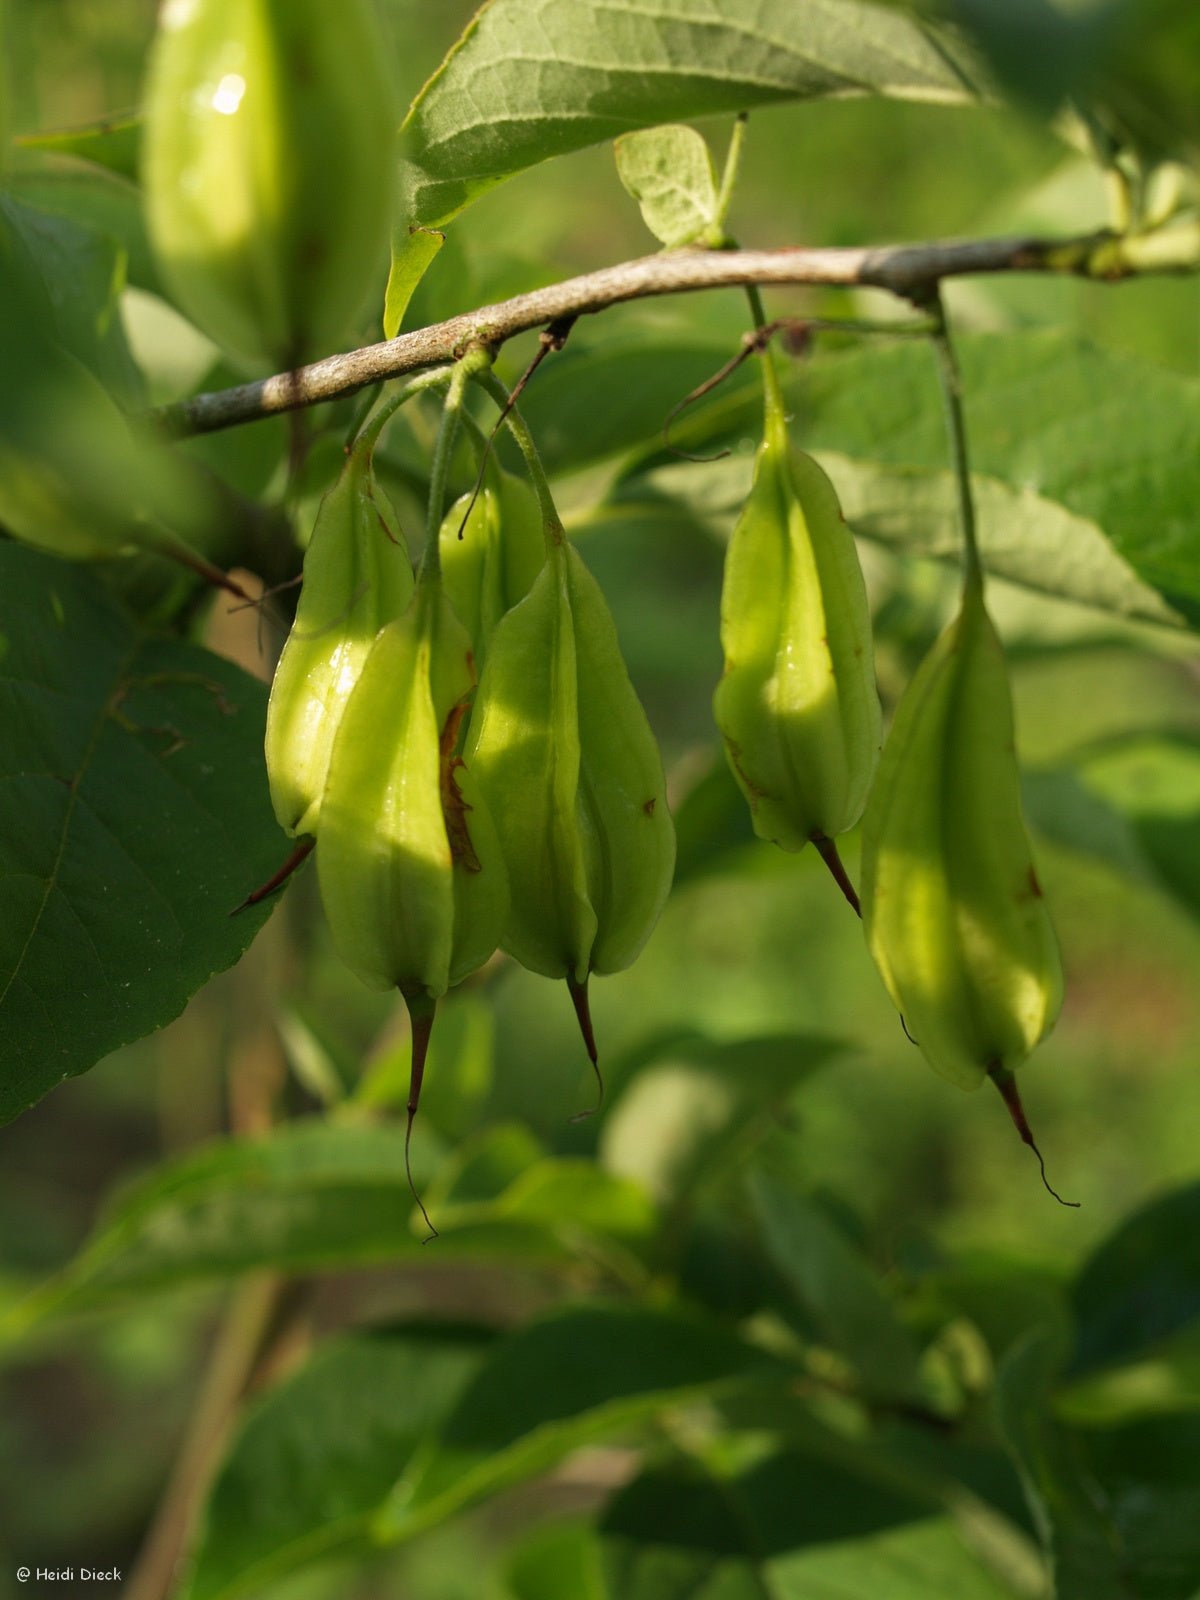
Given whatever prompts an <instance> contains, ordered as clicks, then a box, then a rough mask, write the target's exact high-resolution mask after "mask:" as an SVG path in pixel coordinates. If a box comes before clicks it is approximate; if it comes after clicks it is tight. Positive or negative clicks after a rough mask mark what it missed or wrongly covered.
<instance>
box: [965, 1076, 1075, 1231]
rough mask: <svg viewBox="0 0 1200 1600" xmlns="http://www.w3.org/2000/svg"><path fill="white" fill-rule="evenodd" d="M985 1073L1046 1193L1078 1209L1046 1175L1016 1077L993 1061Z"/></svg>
mask: <svg viewBox="0 0 1200 1600" xmlns="http://www.w3.org/2000/svg"><path fill="white" fill-rule="evenodd" d="M987 1073H988V1077H989V1078H990V1079H991V1080H992V1082H993V1083H994V1084H995V1085H996V1088H997V1089H998V1090H999V1091H1000V1098H1001V1099H1002V1100H1003V1101H1004V1104H1005V1106H1006V1107H1007V1110H1008V1114H1009V1116H1010V1117H1011V1118H1012V1123H1013V1127H1014V1128H1015V1129H1016V1130H1017V1132H1018V1133H1019V1134H1020V1136H1021V1140H1022V1142H1023V1143H1024V1144H1027V1145H1028V1146H1029V1148H1030V1149H1031V1150H1032V1151H1033V1153H1034V1155H1035V1156H1036V1157H1037V1164H1038V1168H1039V1170H1040V1172H1041V1175H1042V1186H1043V1188H1044V1189H1045V1190H1046V1193H1047V1194H1049V1195H1052V1196H1053V1198H1054V1199H1055V1200H1057V1201H1058V1203H1059V1205H1060V1206H1066V1207H1068V1208H1069V1209H1070V1210H1072V1211H1078V1210H1079V1208H1080V1204H1081V1202H1080V1201H1078V1200H1064V1199H1063V1197H1062V1195H1060V1194H1059V1192H1058V1190H1057V1189H1055V1188H1054V1186H1053V1185H1052V1184H1051V1182H1050V1180H1049V1178H1047V1176H1046V1163H1045V1161H1044V1159H1043V1157H1042V1152H1041V1151H1040V1150H1039V1149H1038V1144H1037V1140H1036V1139H1035V1138H1034V1137H1033V1130H1032V1129H1031V1128H1030V1126H1029V1119H1028V1117H1026V1115H1025V1107H1024V1105H1022V1103H1021V1093H1020V1090H1019V1089H1018V1088H1017V1080H1016V1078H1015V1077H1014V1076H1013V1074H1012V1072H1011V1071H1009V1069H1008V1068H1007V1067H1003V1066H1001V1065H1000V1064H999V1062H993V1063H992V1065H991V1066H989V1067H988V1069H987Z"/></svg>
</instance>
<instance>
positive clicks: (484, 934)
mask: <svg viewBox="0 0 1200 1600" xmlns="http://www.w3.org/2000/svg"><path fill="white" fill-rule="evenodd" d="M474 683H475V674H474V668H473V665H472V660H471V647H470V641H469V640H468V638H467V634H466V630H465V629H464V628H463V626H462V624H461V623H460V622H459V620H458V618H457V617H456V616H455V615H454V613H453V611H452V610H451V609H450V606H449V603H448V602H447V601H446V599H445V598H444V596H443V594H442V592H441V586H440V584H439V583H438V581H437V579H436V578H435V577H434V578H428V579H423V580H422V581H421V582H419V583H418V585H417V592H416V594H415V596H414V598H413V601H412V604H411V605H410V607H409V608H408V610H407V611H406V612H405V613H404V615H403V616H402V617H400V618H399V619H398V620H397V621H395V622H391V623H389V624H388V626H387V627H386V628H384V629H383V631H382V632H381V633H380V634H379V636H378V638H377V639H376V640H375V643H374V645H373V646H372V647H371V651H370V654H369V655H368V657H367V661H366V664H365V665H364V667H363V669H362V672H361V674H360V675H359V679H358V682H357V684H356V685H355V687H354V691H353V693H352V694H351V696H350V699H349V701H348V702H347V705H346V709H345V711H344V713H343V715H342V719H341V723H340V725H339V727H338V730H337V736H336V738H335V740H334V744H333V753H332V757H331V759H330V762H329V776H328V779H327V781H326V785H325V794H324V798H323V800H322V803H321V826H320V835H319V838H318V841H317V876H318V880H319V883H320V888H321V900H322V903H323V904H324V907H325V915H326V917H327V919H328V922H329V928H330V932H331V934H332V936H333V942H334V946H335V948H336V949H337V951H338V954H339V955H340V956H341V957H342V959H343V961H345V963H346V965H347V966H348V967H350V968H351V970H352V971H354V972H355V973H357V975H358V976H359V977H360V978H361V979H362V980H363V982H364V983H366V984H369V985H370V986H371V987H372V988H376V989H388V988H392V987H396V988H398V989H399V990H400V992H401V994H402V995H403V996H404V1000H405V1003H406V1005H407V1006H408V1010H409V1015H410V1017H411V1019H412V1029H413V1059H412V1078H411V1086H410V1092H409V1102H408V1126H409V1133H410V1134H411V1132H412V1123H413V1118H414V1117H415V1115H416V1112H417V1106H418V1103H419V1100H420V1094H421V1081H422V1077H423V1075H424V1069H425V1055H426V1051H427V1049H428V1045H429V1037H430V1033H431V1030H432V1027H433V1020H434V1013H435V1010H436V1006H437V1001H438V998H439V996H441V995H443V994H445V992H446V990H447V989H449V988H450V987H452V985H454V984H456V983H460V982H461V981H462V979H464V978H466V977H468V976H469V975H470V974H471V973H472V972H474V971H476V969H477V968H479V967H481V966H482V965H483V963H484V962H485V961H486V960H487V959H488V957H489V956H490V955H491V954H492V952H493V951H494V950H495V949H496V946H497V944H498V943H499V941H500V935H501V933H502V931H503V929H504V924H505V919H506V916H507V913H508V883H507V878H506V875H505V868H504V858H503V856H502V854H501V850H500V843H499V840H498V838H497V836H496V830H495V828H494V827H493V825H492V821H491V817H490V814H489V812H488V809H487V806H486V804H485V803H484V801H483V799H482V797H481V794H480V792H479V789H478V787H477V786H476V784H475V783H474V782H473V779H472V775H471V772H470V770H469V768H468V767H467V766H466V765H464V763H463V762H462V761H461V760H459V759H458V758H457V757H456V756H455V753H454V752H455V746H456V743H457V739H458V732H459V728H460V724H461V721H462V717H463V714H464V712H465V709H466V704H467V699H468V697H469V695H470V693H471V690H472V689H473V687H474ZM410 1181H411V1174H410ZM413 1192H414V1195H415V1194H416V1191H415V1189H414V1191H413ZM419 1203H420V1202H419V1199H418V1204H419ZM422 1211H424V1208H423V1207H422ZM426 1221H427V1222H428V1217H427V1216H426Z"/></svg>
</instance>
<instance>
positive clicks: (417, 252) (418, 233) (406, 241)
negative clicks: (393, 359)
mask: <svg viewBox="0 0 1200 1600" xmlns="http://www.w3.org/2000/svg"><path fill="white" fill-rule="evenodd" d="M445 242H446V235H445V234H444V233H438V232H437V231H436V230H435V229H432V228H398V229H397V230H396V232H395V234H394V236H393V238H392V265H391V270H390V271H389V273H388V281H387V292H386V293H385V295H384V299H383V336H384V338H385V339H394V338H395V337H396V335H397V334H398V333H399V332H400V327H401V324H402V323H403V321H404V313H405V312H406V311H407V310H408V303H409V301H410V300H411V299H412V297H413V295H414V294H415V293H416V289H417V285H418V284H419V283H420V281H421V279H422V278H423V277H424V276H425V274H426V273H427V272H428V271H429V269H430V267H431V266H432V265H433V260H434V257H435V256H436V255H437V253H438V251H439V250H440V249H441V248H442V246H443V245H444V244H445Z"/></svg>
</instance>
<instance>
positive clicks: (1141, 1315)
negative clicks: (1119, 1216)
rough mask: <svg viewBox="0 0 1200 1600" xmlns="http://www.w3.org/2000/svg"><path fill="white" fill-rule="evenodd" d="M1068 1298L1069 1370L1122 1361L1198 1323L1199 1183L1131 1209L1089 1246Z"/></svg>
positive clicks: (1084, 1370) (1199, 1275)
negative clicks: (1074, 1337) (1074, 1341)
mask: <svg viewBox="0 0 1200 1600" xmlns="http://www.w3.org/2000/svg"><path fill="white" fill-rule="evenodd" d="M1072 1299H1073V1302H1074V1307H1075V1315H1076V1317H1077V1319H1078V1323H1079V1341H1078V1346H1077V1349H1076V1354H1075V1360H1074V1363H1073V1368H1072V1371H1073V1373H1074V1374H1079V1373H1083V1372H1089V1371H1092V1370H1093V1369H1095V1368H1097V1367H1106V1366H1111V1365H1114V1364H1115V1363H1117V1362H1124V1361H1128V1360H1129V1359H1130V1358H1131V1357H1134V1356H1140V1355H1145V1354H1147V1353H1150V1352H1152V1351H1153V1350H1154V1348H1155V1346H1157V1345H1159V1344H1160V1343H1162V1342H1163V1341H1164V1340H1166V1339H1167V1338H1169V1337H1170V1336H1171V1335H1172V1334H1175V1333H1177V1332H1179V1331H1180V1330H1181V1329H1183V1328H1186V1327H1187V1326H1188V1325H1189V1324H1192V1323H1195V1322H1197V1321H1200V1183H1195V1184H1189V1185H1188V1186H1187V1187H1186V1188H1183V1189H1176V1190H1174V1191H1172V1192H1171V1193H1169V1194H1165V1195H1162V1196H1160V1197H1159V1198H1158V1199H1156V1200H1153V1201H1151V1202H1150V1204H1149V1205H1146V1206H1144V1207H1143V1208H1142V1209H1141V1210H1140V1211H1138V1212H1135V1214H1134V1215H1133V1216H1132V1217H1129V1218H1127V1219H1126V1220H1125V1221H1124V1222H1123V1223H1121V1225H1120V1226H1119V1227H1118V1228H1117V1229H1116V1231H1115V1232H1114V1233H1112V1234H1110V1235H1109V1237H1108V1238H1107V1239H1106V1240H1105V1241H1104V1242H1103V1243H1102V1244H1101V1245H1100V1246H1099V1248H1098V1249H1097V1250H1096V1251H1094V1253H1093V1254H1092V1255H1091V1256H1090V1257H1089V1259H1088V1260H1087V1262H1085V1264H1084V1266H1083V1269H1082V1271H1081V1272H1080V1274H1079V1276H1078V1278H1077V1279H1076V1282H1075V1287H1074V1291H1073V1294H1072Z"/></svg>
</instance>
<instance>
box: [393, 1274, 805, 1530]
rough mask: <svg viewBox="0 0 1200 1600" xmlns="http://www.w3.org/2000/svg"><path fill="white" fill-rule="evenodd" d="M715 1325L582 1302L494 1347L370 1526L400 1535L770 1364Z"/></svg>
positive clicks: (758, 1374)
mask: <svg viewBox="0 0 1200 1600" xmlns="http://www.w3.org/2000/svg"><path fill="white" fill-rule="evenodd" d="M778 1370H779V1369H778V1366H777V1364H776V1363H774V1362H773V1361H772V1360H771V1358H769V1357H768V1356H766V1355H764V1354H763V1353H762V1352H761V1351H759V1350H756V1349H755V1348H754V1347H753V1346H751V1345H748V1344H746V1343H744V1342H743V1341H742V1340H740V1339H738V1338H737V1337H736V1336H735V1335H733V1334H731V1333H729V1332H727V1331H726V1330H725V1329H724V1328H723V1327H722V1326H721V1325H720V1324H718V1323H716V1322H708V1321H705V1320H703V1319H701V1318H699V1317H696V1316H691V1315H685V1314H684V1313H681V1312H678V1311H668V1310H652V1309H649V1308H642V1307H636V1306H617V1305H602V1304H597V1305H588V1306H580V1307H576V1308H572V1309H571V1310H567V1311H562V1312H557V1313H554V1314H552V1315H550V1316H548V1317H545V1318H543V1319H542V1320H541V1321H539V1322H535V1323H532V1324H529V1325H527V1326H526V1327H524V1328H522V1329H520V1330H519V1331H518V1332H516V1333H514V1334H512V1335H511V1336H510V1337H509V1338H507V1339H505V1340H504V1341H503V1342H502V1343H501V1344H499V1345H497V1346H496V1347H495V1348H494V1350H493V1352H492V1354H491V1355H490V1356H489V1357H488V1359H487V1360H486V1361H485V1363H484V1365H483V1366H482V1368H481V1369H480V1371H479V1372H478V1374H477V1375H476V1377H475V1378H474V1379H473V1380H472V1381H471V1382H470V1383H469V1384H468V1385H467V1387H466V1389H465V1390H464V1392H463V1394H462V1396H461V1398H460V1400H459V1402H458V1404H457V1405H456V1406H455V1407H454V1409H453V1410H452V1411H451V1413H450V1415H449V1416H448V1417H447V1419H446V1421H445V1423H444V1425H443V1426H442V1428H441V1429H440V1431H439V1435H438V1437H437V1439H436V1441H435V1442H434V1443H433V1444H432V1446H431V1448H430V1450H429V1451H428V1452H427V1453H426V1454H425V1455H423V1457H422V1458H421V1459H420V1460H419V1461H417V1462H414V1464H413V1466H412V1467H411V1468H410V1470H409V1471H408V1472H407V1473H405V1475H404V1476H403V1478H402V1479H401V1481H400V1483H399V1485H398V1486H397V1489H396V1492H395V1495H394V1496H393V1498H392V1501H391V1502H390V1504H389V1505H388V1506H387V1508H386V1509H385V1511H384V1513H383V1515H382V1517H381V1518H380V1520H379V1523H378V1524H377V1531H378V1533H379V1534H380V1536H381V1537H384V1538H393V1539H394V1538H404V1537H407V1536H409V1535H411V1534H412V1533H415V1532H417V1531H419V1530H420V1529H422V1528H425V1527H428V1526H430V1525H431V1524H432V1523H434V1522H438V1521H441V1520H443V1519H444V1518H445V1517H447V1516H450V1515H451V1514H453V1513H454V1512H456V1511H457V1510H459V1509H460V1508H462V1507H463V1506H465V1505H468V1504H470V1503H472V1502H473V1501H475V1500H478V1499H480V1498H481V1497H483V1496H484V1495H487V1494H490V1493H494V1492H495V1491H496V1490H497V1489H498V1488H501V1487H503V1486H505V1485H507V1484H510V1483H515V1482H518V1481H520V1480H522V1479H525V1478H528V1477H531V1476H533V1475H534V1474H535V1473H538V1472H541V1471H543V1470H545V1468H546V1467H548V1466H550V1465H552V1464H553V1463H554V1462H555V1461H558V1460H560V1459H561V1458H562V1457H563V1456H565V1455H567V1454H568V1453H569V1452H570V1451H572V1450H574V1449H576V1448H577V1447H578V1446H580V1445H582V1444H586V1443H589V1442H590V1441H592V1440H595V1439H599V1438H603V1437H606V1436H611V1435H613V1434H617V1433H621V1432H624V1431H625V1430H627V1429H628V1428H629V1427H631V1426H632V1425H634V1424H635V1423H637V1422H639V1421H642V1420H644V1419H647V1418H649V1417H652V1416H654V1415H655V1414H656V1413H658V1412H660V1411H662V1410H664V1409H667V1408H670V1407H672V1406H676V1405H680V1404H683V1403H685V1402H687V1401H691V1400H695V1399H698V1398H700V1397H703V1396H705V1395H711V1394H715V1393H718V1392H720V1391H721V1390H723V1389H728V1388H729V1387H730V1386H733V1385H737V1384H739V1383H746V1382H750V1381H754V1380H755V1379H761V1378H762V1377H763V1376H764V1375H769V1374H771V1373H773V1372H777V1371H778Z"/></svg>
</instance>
